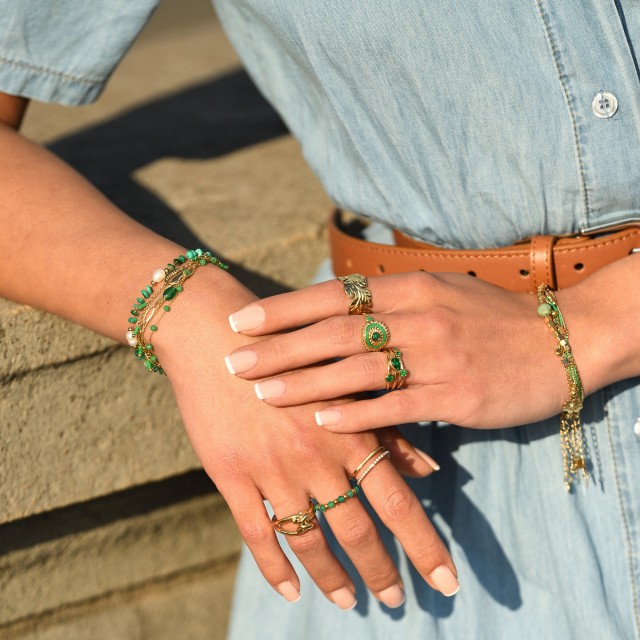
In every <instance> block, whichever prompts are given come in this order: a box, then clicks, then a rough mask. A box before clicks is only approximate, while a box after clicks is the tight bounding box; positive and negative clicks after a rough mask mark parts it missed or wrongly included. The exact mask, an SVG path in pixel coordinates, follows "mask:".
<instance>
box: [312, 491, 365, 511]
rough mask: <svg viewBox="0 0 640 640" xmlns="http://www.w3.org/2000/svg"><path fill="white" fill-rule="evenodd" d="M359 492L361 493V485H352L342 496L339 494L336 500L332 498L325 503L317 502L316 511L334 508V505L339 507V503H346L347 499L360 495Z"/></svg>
mask: <svg viewBox="0 0 640 640" xmlns="http://www.w3.org/2000/svg"><path fill="white" fill-rule="evenodd" d="M358 493H360V487H358V486H353V485H352V487H351V489H349V491H347V492H346V493H343V494H342V495H341V496H338V497H337V498H335V499H334V500H330V501H329V502H326V503H325V504H319V503H317V502H316V503H315V505H316V511H322V512H325V511H327V510H328V509H333V508H334V507H337V506H338V505H339V504H344V503H345V502H346V501H347V500H350V499H351V498H355V497H356V496H357V495H358Z"/></svg>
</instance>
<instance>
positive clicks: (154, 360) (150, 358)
mask: <svg viewBox="0 0 640 640" xmlns="http://www.w3.org/2000/svg"><path fill="white" fill-rule="evenodd" d="M149 360H150V361H151V362H158V356H156V355H153V356H149Z"/></svg>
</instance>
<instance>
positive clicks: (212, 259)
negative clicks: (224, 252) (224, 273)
mask: <svg viewBox="0 0 640 640" xmlns="http://www.w3.org/2000/svg"><path fill="white" fill-rule="evenodd" d="M211 264H220V266H221V267H222V268H223V269H224V265H223V264H222V263H221V262H220V263H219V262H218V258H215V257H214V256H211Z"/></svg>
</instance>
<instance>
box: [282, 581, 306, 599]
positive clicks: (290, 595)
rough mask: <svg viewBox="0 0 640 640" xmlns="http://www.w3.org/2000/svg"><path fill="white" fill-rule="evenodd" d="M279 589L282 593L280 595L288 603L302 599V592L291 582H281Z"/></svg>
mask: <svg viewBox="0 0 640 640" xmlns="http://www.w3.org/2000/svg"><path fill="white" fill-rule="evenodd" d="M277 589H278V591H279V592H280V595H281V596H282V597H283V598H284V599H285V600H286V601H287V602H298V600H300V598H301V596H300V592H299V591H298V590H297V589H296V588H295V587H294V586H293V582H290V581H289V580H287V581H286V582H281V583H280V584H279V585H278V586H277Z"/></svg>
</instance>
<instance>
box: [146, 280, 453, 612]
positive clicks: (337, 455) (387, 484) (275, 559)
mask: <svg viewBox="0 0 640 640" xmlns="http://www.w3.org/2000/svg"><path fill="white" fill-rule="evenodd" d="M205 271H206V270H205V269H203V270H202V271H201V272H199V273H198V274H197V277H195V278H193V279H192V280H191V281H189V286H188V287H185V290H184V292H183V293H182V294H181V299H180V301H179V303H178V304H176V305H175V306H176V311H175V315H174V313H172V314H170V315H167V316H166V317H165V319H164V320H163V324H162V327H161V330H160V331H158V334H157V336H155V343H156V353H157V355H158V358H159V360H160V361H161V362H162V364H163V367H164V369H165V371H166V372H167V374H168V376H169V378H170V380H171V382H172V384H173V388H174V391H175V395H176V398H177V401H178V405H179V408H180V412H181V414H182V417H183V420H184V424H185V426H186V429H187V432H188V434H189V437H190V439H191V442H192V444H193V446H194V448H195V450H196V453H197V454H198V456H199V458H200V460H201V461H202V464H203V466H204V468H205V470H206V471H207V473H208V474H209V475H210V477H211V478H212V480H213V481H214V482H215V483H216V486H217V487H218V489H219V490H220V492H221V493H222V495H223V496H224V498H225V499H226V501H227V502H228V504H229V507H230V508H231V511H232V513H233V515H234V518H235V520H236V522H237V524H238V526H239V529H240V532H241V534H242V536H243V538H244V540H245V541H246V543H247V544H248V546H249V548H250V550H251V552H252V553H253V556H254V558H255V559H256V562H257V563H258V566H259V568H260V570H261V571H262V573H263V575H264V576H265V578H266V579H267V581H268V582H269V583H270V584H271V585H272V586H273V587H274V588H275V589H276V590H278V591H279V592H280V593H281V594H282V595H283V596H284V597H285V598H287V599H288V600H292V601H293V600H295V599H297V597H298V590H299V581H298V578H297V576H296V574H295V572H294V569H293V567H292V566H291V564H290V563H289V561H288V560H287V558H286V556H285V555H284V553H283V552H282V550H281V548H280V545H279V544H278V541H277V539H276V534H275V532H274V530H273V527H272V524H271V521H270V519H269V516H268V514H267V511H266V509H265V507H264V505H263V500H264V499H268V500H269V502H270V503H271V505H272V507H273V509H274V511H275V514H276V515H277V517H279V518H282V517H286V516H289V515H293V514H295V513H298V512H299V511H301V510H307V509H308V508H309V498H310V497H314V498H315V499H317V500H318V502H320V503H326V502H328V501H330V500H333V499H334V498H336V497H337V496H339V495H341V494H344V493H346V492H347V490H349V488H350V485H349V481H348V475H349V474H350V473H351V472H352V471H353V470H354V468H355V467H356V466H357V465H358V464H359V463H360V461H362V460H363V459H364V458H365V457H366V456H367V455H368V454H369V453H370V452H371V451H372V450H373V449H375V448H376V447H377V446H378V444H379V440H381V439H382V440H383V441H384V443H385V445H386V446H387V447H388V448H389V449H390V450H391V453H392V459H393V460H394V462H395V463H396V464H397V465H398V466H399V468H400V470H402V471H403V472H407V473H409V474H411V475H418V476H424V475H428V474H429V473H431V472H432V467H431V466H430V464H429V459H428V457H427V458H425V457H424V456H422V455H421V454H420V453H419V452H417V451H416V450H415V449H414V448H413V447H411V445H409V443H408V442H406V440H404V439H403V438H401V437H400V436H399V434H397V432H387V433H385V434H381V435H382V436H383V437H382V438H378V437H377V434H376V435H373V434H371V433H367V434H354V435H348V436H345V435H341V434H333V433H330V432H327V431H324V430H320V429H317V428H316V427H315V424H314V422H313V413H311V414H309V412H308V411H307V410H304V409H300V408H292V409H287V410H282V409H276V408H273V407H269V406H267V405H265V404H263V403H261V402H260V401H259V400H258V399H257V398H256V397H255V394H254V393H253V390H252V388H251V384H249V383H247V382H246V381H243V380H240V379H237V378H232V377H231V376H229V374H228V372H227V370H226V369H225V366H224V363H223V357H222V354H224V353H225V352H228V351H229V350H230V349H231V348H233V347H234V346H238V345H240V344H248V343H254V342H255V339H248V338H246V337H243V336H238V335H234V334H233V333H232V332H231V331H230V330H229V329H228V326H227V325H226V314H225V315H220V313H219V305H220V302H219V301H220V300H225V301H230V302H229V304H230V305H232V306H231V307H230V308H237V306H241V305H242V304H245V303H246V302H248V301H250V300H252V299H254V298H253V297H252V296H250V294H248V292H246V291H245V292H244V293H242V292H239V291H238V289H239V287H238V286H237V284H234V285H233V286H231V285H230V286H229V290H225V285H224V284H220V282H219V278H218V281H217V286H216V288H215V290H214V288H213V287H211V286H210V283H207V282H206V279H207V278H206V273H205ZM209 273H211V274H212V276H217V275H219V274H217V273H213V272H209ZM229 280H231V278H229ZM214 296H215V299H216V302H215V305H216V309H215V310H214V309H213V308H212V306H211V299H212V298H213V297H214ZM225 304H227V303H226V302H225ZM233 305H236V306H233ZM217 325H218V326H217ZM321 407H322V405H316V406H315V407H314V408H315V409H320V408H321ZM363 489H364V491H365V492H366V494H367V498H368V500H369V502H370V503H371V505H372V506H373V508H374V509H375V511H376V512H377V513H378V515H379V516H380V517H381V519H382V520H383V522H384V523H385V524H386V525H387V526H388V527H389V529H390V530H391V531H392V532H393V533H394V534H395V535H396V537H397V538H398V540H399V541H400V543H401V544H402V545H403V547H404V549H405V551H406V553H407V555H408V557H409V558H410V559H411V561H412V562H413V564H414V565H415V566H416V568H417V570H418V571H419V572H420V574H421V575H422V576H423V577H424V579H425V580H426V581H427V582H428V583H429V584H430V585H431V586H432V587H434V588H436V589H439V590H441V591H443V592H445V593H447V594H448V595H450V594H451V593H452V592H453V591H454V590H455V587H456V586H457V581H456V578H455V576H454V574H455V567H454V565H453V562H452V560H451V558H450V556H449V553H448V551H447V549H446V548H445V546H444V545H443V543H442V541H441V540H440V539H439V537H438V535H437V533H436V532H435V530H434V528H433V526H432V525H431V523H430V522H429V520H428V519H427V517H426V515H425V512H424V509H423V508H422V506H421V505H420V503H419V502H418V500H417V499H416V497H415V495H414V494H413V492H412V491H411V490H410V489H409V487H408V486H407V485H406V483H405V482H404V481H403V480H402V478H401V477H400V475H399V473H398V471H397V470H396V469H395V468H394V466H393V465H392V464H390V463H389V462H388V461H387V460H386V459H385V460H383V461H381V462H380V463H379V464H378V465H377V466H376V467H375V469H374V470H373V471H372V472H371V473H370V474H369V475H368V476H367V478H366V480H365V481H364V483H363ZM325 517H326V521H327V523H328V524H329V526H330V527H331V529H332V530H333V532H334V534H335V536H336V538H337V540H338V542H339V543H340V545H341V546H342V547H343V549H344V550H345V552H346V553H347V554H348V555H349V557H350V558H351V560H352V561H353V564H354V566H355V567H356V569H357V570H358V572H359V573H360V575H361V576H362V579H363V580H364V582H365V583H366V585H367V586H368V587H369V589H370V590H371V591H372V593H373V594H374V595H375V596H376V597H377V598H378V599H380V600H381V601H382V602H384V603H385V604H387V605H388V606H391V607H393V606H398V605H399V604H401V602H402V600H403V592H402V583H401V579H400V576H399V574H398V572H397V569H396V567H395V566H394V564H393V562H392V560H391V558H390V557H389V555H388V553H387V551H386V550H385V548H384V546H383V544H382V542H381V540H380V538H379V536H378V534H377V531H376V527H375V525H374V523H373V521H372V520H371V518H370V517H369V515H368V514H367V512H366V511H365V509H364V507H363V505H362V504H361V502H360V500H359V499H358V498H353V499H350V500H347V501H346V502H345V503H344V504H340V505H339V506H337V507H336V508H334V509H331V510H328V511H327V512H326V513H325ZM315 524H316V526H315V527H314V529H312V530H310V531H308V532H307V533H305V534H304V535H298V536H287V538H286V539H287V542H288V543H289V544H290V545H291V548H292V549H293V551H294V552H295V553H296V555H297V556H298V558H299V559H300V560H301V562H302V564H303V565H304V566H305V568H306V570H307V571H308V573H309V574H310V576H311V577H312V579H313V580H314V581H315V582H316V584H317V585H318V586H319V588H320V589H321V590H322V591H323V592H324V594H325V595H326V596H327V597H328V598H329V599H330V600H332V601H333V602H335V603H336V604H337V605H338V606H340V607H342V608H350V607H351V606H352V605H353V604H354V603H355V600H354V596H353V593H354V591H355V588H354V585H353V582H352V580H351V579H350V578H349V576H348V575H347V573H346V572H345V570H344V569H343V567H342V566H341V564H340V563H339V562H338V560H337V559H336V558H335V556H334V555H333V553H332V552H331V550H330V549H329V546H328V544H327V542H326V540H325V538H324V535H323V533H322V531H321V529H320V527H319V526H317V521H315Z"/></svg>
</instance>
